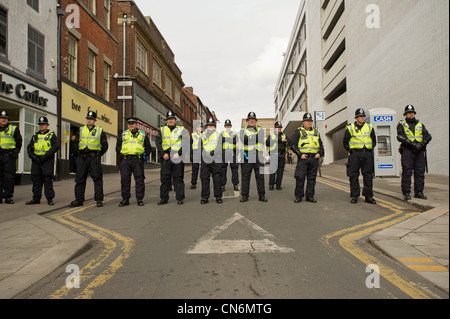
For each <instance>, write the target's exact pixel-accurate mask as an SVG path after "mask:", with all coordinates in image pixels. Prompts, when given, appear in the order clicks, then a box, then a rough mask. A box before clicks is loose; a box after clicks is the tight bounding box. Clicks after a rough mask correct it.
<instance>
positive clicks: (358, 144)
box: [347, 123, 373, 150]
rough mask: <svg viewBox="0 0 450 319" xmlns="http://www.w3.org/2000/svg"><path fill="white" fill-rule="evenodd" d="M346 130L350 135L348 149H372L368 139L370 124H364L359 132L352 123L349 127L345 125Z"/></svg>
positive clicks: (369, 138) (370, 141)
mask: <svg viewBox="0 0 450 319" xmlns="http://www.w3.org/2000/svg"><path fill="white" fill-rule="evenodd" d="M347 129H348V130H349V132H350V135H351V138H350V149H357V150H361V149H363V148H364V147H365V148H367V149H368V150H371V149H373V141H372V138H371V137H370V134H371V133H372V130H373V126H372V124H368V123H364V125H363V127H362V128H361V130H357V129H356V125H355V123H352V124H351V125H347Z"/></svg>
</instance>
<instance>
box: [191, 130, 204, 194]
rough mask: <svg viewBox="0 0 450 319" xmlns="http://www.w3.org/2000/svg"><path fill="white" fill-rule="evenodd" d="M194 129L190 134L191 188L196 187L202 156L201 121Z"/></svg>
mask: <svg viewBox="0 0 450 319" xmlns="http://www.w3.org/2000/svg"><path fill="white" fill-rule="evenodd" d="M195 129H196V131H195V132H193V133H192V134H191V160H192V176H191V189H196V188H197V180H198V173H199V171H200V163H201V158H202V149H201V147H200V137H201V135H202V131H203V125H202V123H198V124H197V125H196V126H195Z"/></svg>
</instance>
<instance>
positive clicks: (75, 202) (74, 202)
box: [69, 200, 83, 207]
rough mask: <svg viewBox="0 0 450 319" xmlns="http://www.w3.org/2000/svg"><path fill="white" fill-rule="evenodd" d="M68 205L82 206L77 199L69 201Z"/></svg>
mask: <svg viewBox="0 0 450 319" xmlns="http://www.w3.org/2000/svg"><path fill="white" fill-rule="evenodd" d="M69 206H70V207H80V206H83V202H80V201H78V200H74V201H73V202H71V203H70V205H69Z"/></svg>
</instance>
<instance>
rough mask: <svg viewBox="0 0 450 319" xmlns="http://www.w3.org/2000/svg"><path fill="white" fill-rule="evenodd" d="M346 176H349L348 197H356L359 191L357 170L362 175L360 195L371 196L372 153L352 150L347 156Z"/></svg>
mask: <svg viewBox="0 0 450 319" xmlns="http://www.w3.org/2000/svg"><path fill="white" fill-rule="evenodd" d="M346 165H347V176H348V177H349V178H350V197H352V198H358V197H359V195H360V193H361V187H360V185H359V172H360V171H361V174H362V176H363V183H364V188H363V191H362V195H363V196H365V197H373V155H372V153H371V152H353V153H351V154H350V156H349V157H348V163H347V164H346Z"/></svg>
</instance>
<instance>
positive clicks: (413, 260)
mask: <svg viewBox="0 0 450 319" xmlns="http://www.w3.org/2000/svg"><path fill="white" fill-rule="evenodd" d="M398 260H400V261H401V262H404V263H424V264H434V263H435V261H434V260H433V259H431V258H398Z"/></svg>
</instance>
